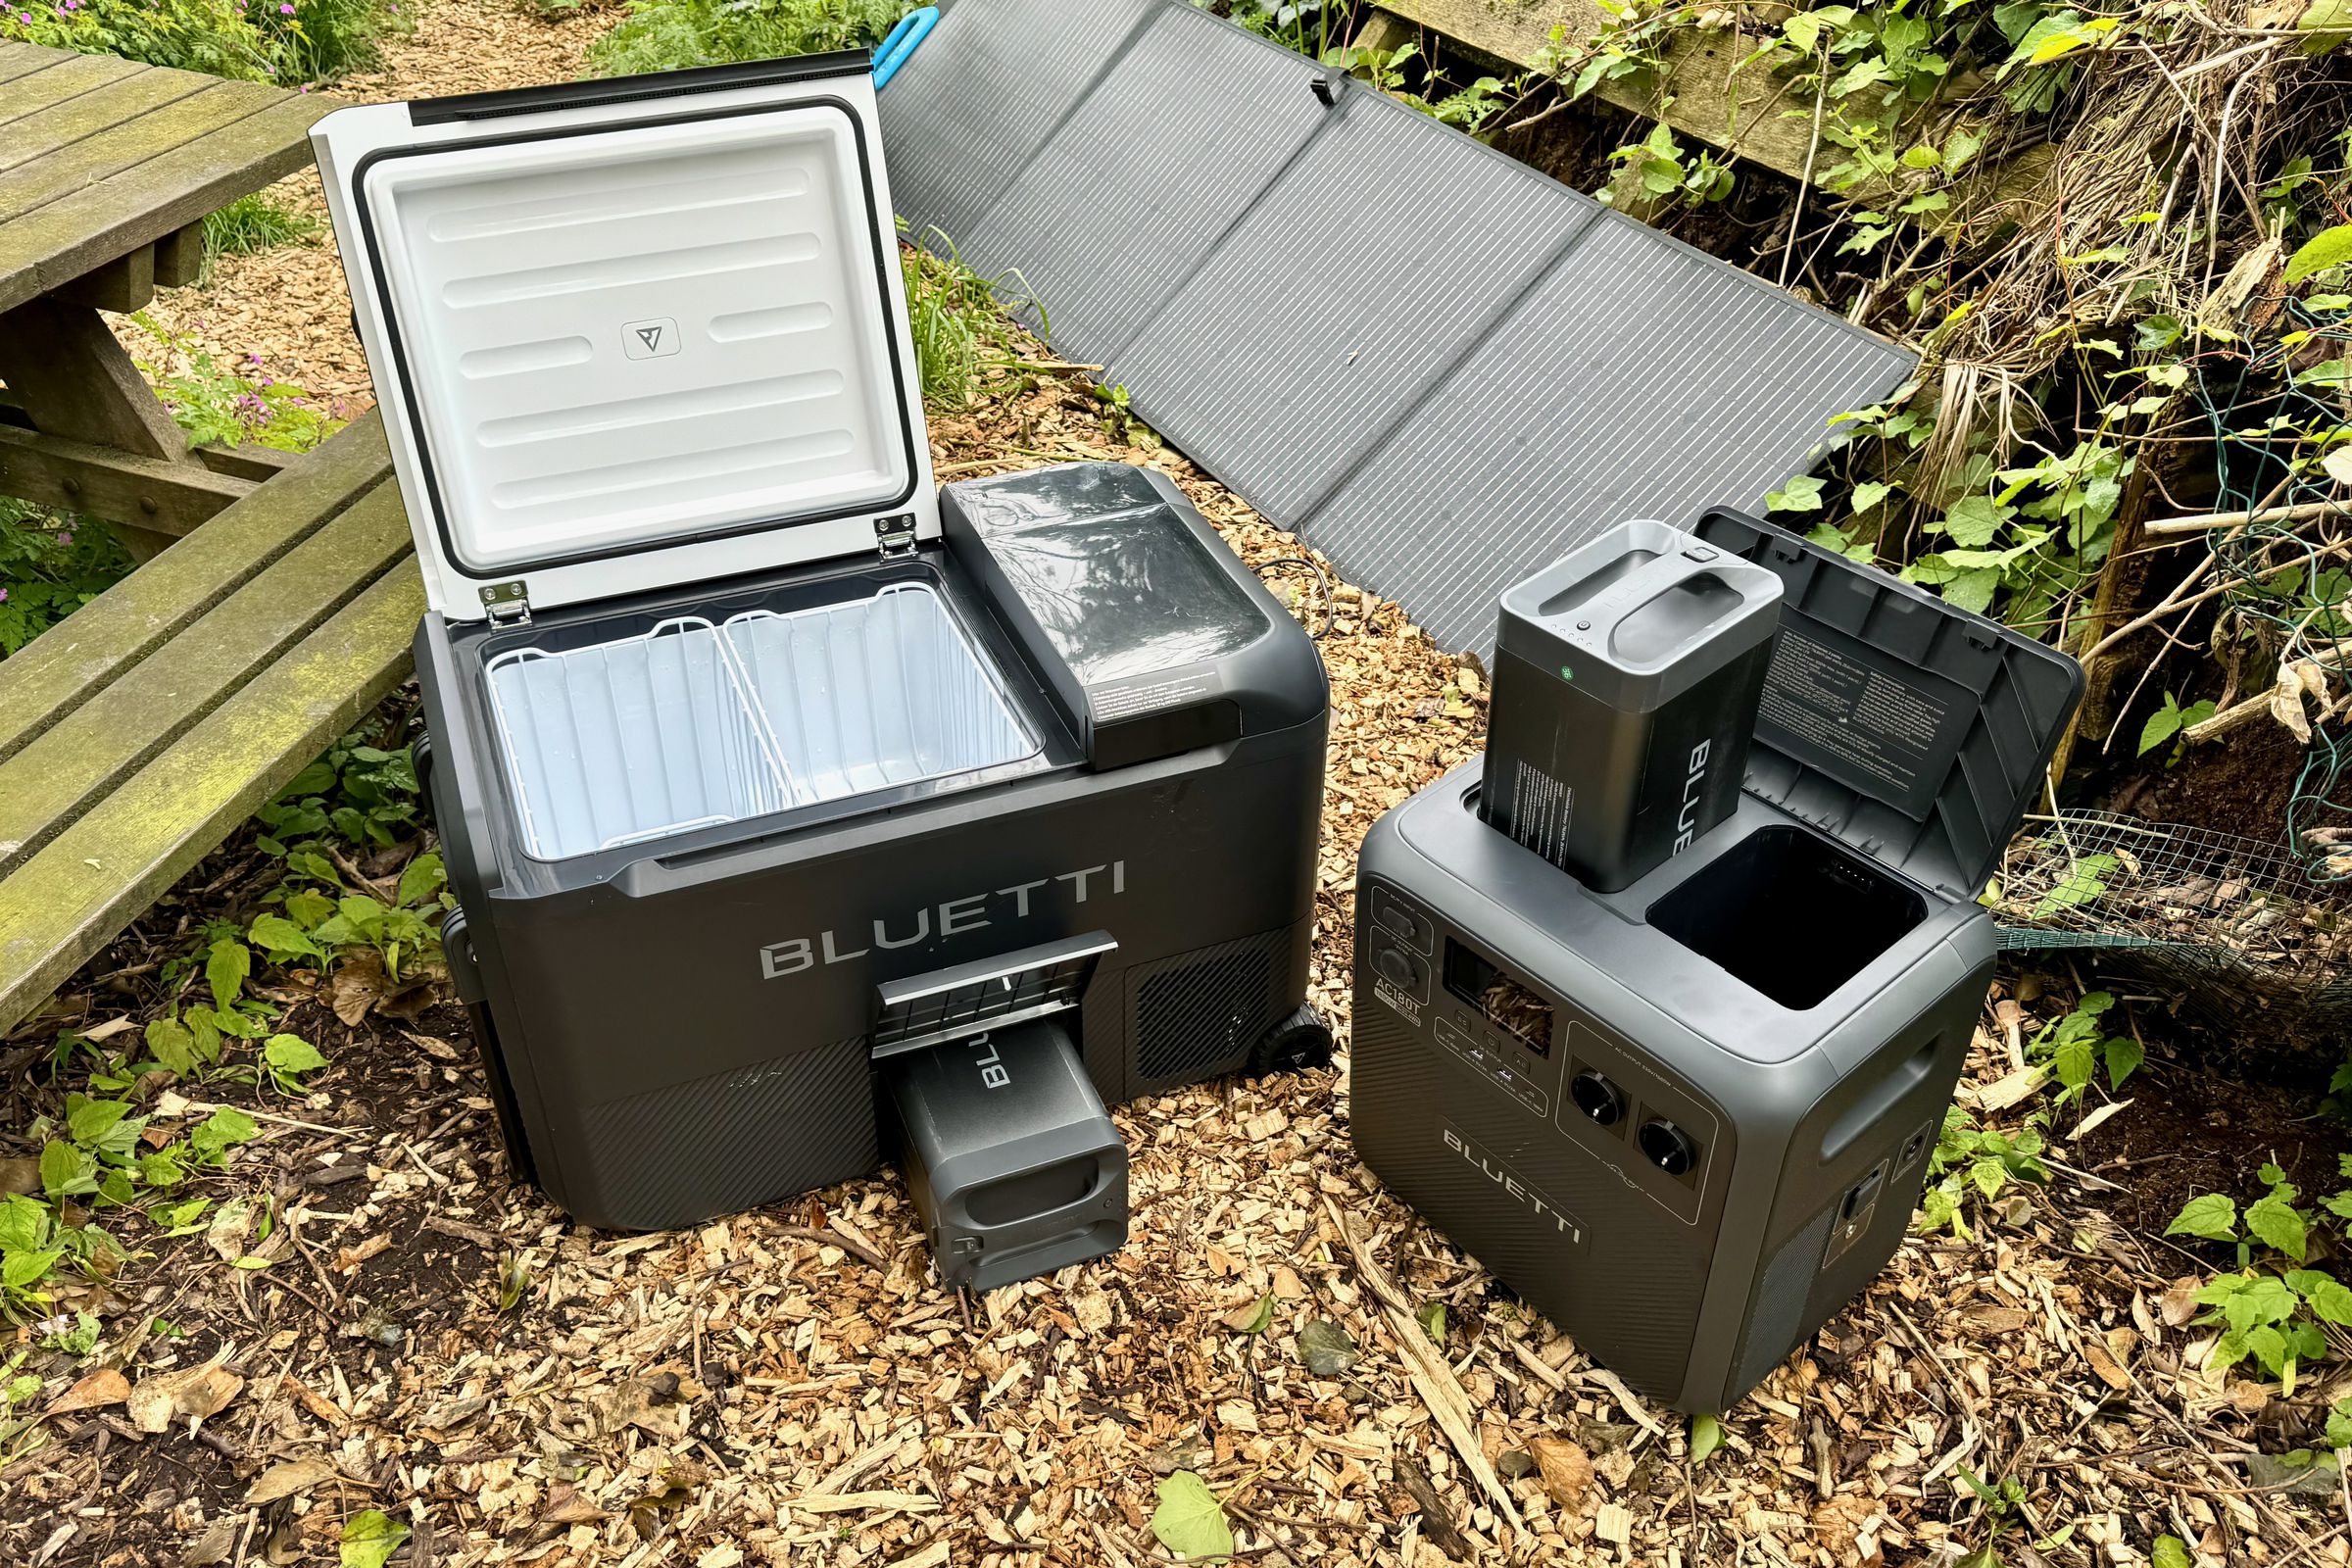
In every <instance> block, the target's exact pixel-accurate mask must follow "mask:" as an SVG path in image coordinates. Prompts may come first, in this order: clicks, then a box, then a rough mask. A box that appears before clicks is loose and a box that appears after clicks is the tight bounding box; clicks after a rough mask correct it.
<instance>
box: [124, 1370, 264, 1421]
mask: <svg viewBox="0 0 2352 1568" xmlns="http://www.w3.org/2000/svg"><path fill="white" fill-rule="evenodd" d="M225 1358H226V1356H225V1352H223V1354H222V1355H221V1356H218V1357H215V1358H214V1359H213V1360H210V1361H207V1362H205V1363H204V1364H203V1365H202V1366H191V1367H186V1368H183V1369H181V1370H180V1371H177V1372H159V1373H157V1374H156V1375H155V1376H153V1377H151V1378H141V1379H140V1380H139V1383H138V1386H137V1387H136V1388H134V1389H132V1390H131V1391H130V1393H129V1395H128V1397H126V1399H125V1400H124V1402H125V1403H126V1404H128V1405H129V1407H130V1424H131V1425H132V1426H134V1427H137V1428H138V1429H139V1430H140V1431H141V1432H164V1431H168V1430H169V1429H170V1428H171V1426H172V1423H173V1422H175V1421H179V1420H183V1419H184V1420H187V1421H190V1422H201V1421H203V1420H204V1418H205V1417H206V1416H208V1415H213V1414H216V1413H217V1412H219V1411H220V1410H221V1408H222V1407H223V1406H225V1405H226V1404H227V1403H228V1401H229V1400H231V1399H233V1398H235V1397H237V1391H238V1390H240V1389H242V1388H244V1387H245V1380H244V1379H243V1378H241V1377H239V1376H237V1374H235V1373H234V1372H231V1371H229V1370H228V1368H226V1367H224V1366H222V1365H221V1361H222V1360H223V1359H225Z"/></svg>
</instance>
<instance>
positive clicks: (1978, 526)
mask: <svg viewBox="0 0 2352 1568" xmlns="http://www.w3.org/2000/svg"><path fill="white" fill-rule="evenodd" d="M2014 515H2016V509H2015V508H2013V507H2004V506H2002V505H2001V504H2000V503H1999V502H1997V501H1995V500H1993V499H1992V497H1990V496H1962V497H1961V498H1960V499H1959V500H1957V501H1955V502H1953V503H1952V504H1951V506H1950V508H1949V509H1948V510H1946V511H1945V513H1944V515H1943V520H1942V521H1941V522H1940V523H1939V524H1938V525H1937V531H1939V532H1941V533H1943V534H1944V535H1946V536H1947V537H1949V538H1950V540H1951V541H1952V543H1953V544H1955V545H1958V546H1959V547H1960V548H1961V549H1963V550H1982V549H1983V548H1984V547H1985V546H1986V545H1988V544H1990V543H1992V542H1993V540H1995V539H1997V538H1999V537H2000V533H2001V524H2002V523H2004V522H2007V521H2008V520H2009V518H2010V517H2011V516H2014Z"/></svg>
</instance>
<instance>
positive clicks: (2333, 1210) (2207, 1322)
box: [2165, 1154, 2352, 1438]
mask: <svg viewBox="0 0 2352 1568" xmlns="http://www.w3.org/2000/svg"><path fill="white" fill-rule="evenodd" d="M2337 1175H2338V1177H2339V1179H2341V1180H2342V1181H2344V1182H2345V1183H2346V1184H2347V1186H2346V1188H2345V1189H2344V1190H2342V1191H2339V1192H2336V1193H2334V1194H2331V1195H2330V1196H2328V1197H2327V1198H2326V1199H2324V1200H2322V1201H2320V1202H2319V1204H2318V1205H2317V1206H2316V1207H2304V1206H2300V1205H2299V1204H2298V1202H2297V1200H2298V1199H2299V1198H2301V1196H2302V1195H2301V1193H2300V1192H2299V1191H2298V1190H2297V1189H2296V1187H2295V1185H2294V1184H2293V1183H2292V1182H2290V1181H2288V1180H2287V1179H2286V1172H2284V1171H2283V1170H2281V1169H2279V1168H2278V1165H2277V1164H2275V1163H2274V1164H2267V1165H2265V1166H2263V1168H2262V1170H2261V1171H2260V1173H2259V1180H2260V1181H2261V1182H2262V1184H2263V1186H2264V1187H2265V1188H2266V1189H2267V1191H2265V1192H2264V1193H2263V1195H2262V1196H2261V1197H2259V1198H2257V1199H2255V1200H2253V1201H2251V1202H2248V1203H2247V1204H2246V1205H2245V1207H2244V1209H2243V1210H2242V1211H2241V1210H2240V1209H2239V1207H2238V1204H2237V1201H2236V1200H2234V1199H2232V1198H2230V1197H2229V1195H2228V1194H2225V1193H2203V1194H2199V1195H2198V1196H2196V1197H2194V1198H2192V1199H2190V1200H2189V1201H2187V1203H2185V1204H2184V1205H2182V1207H2181V1209H2180V1214H2179V1215H2177V1216H2176V1217H2175V1218H2174V1220H2173V1222H2172V1224H2171V1225H2169V1226H2167V1227H2166V1228H2165V1234H2166V1235H2167V1236H2187V1237H2193V1238H2196V1239H2198V1240H2200V1241H2207V1242H2217V1243H2221V1244H2224V1245H2226V1246H2230V1247H2233V1248H2235V1250H2236V1254H2237V1266H2236V1267H2235V1268H2234V1269H2231V1270H2227V1271H2225V1272H2222V1273H2220V1274H2217V1275H2215V1276H2214V1277H2213V1279H2212V1280H2211V1282H2209V1283H2208V1284H2207V1285H2206V1286H2205V1287H2204V1288H2203V1289H2201V1290H2200V1291H2198V1292H2197V1296H2196V1299H2197V1302H2198V1304H2200V1305H2202V1306H2205V1307H2207V1308H2209V1310H2208V1311H2207V1312H2206V1314H2205V1315H2204V1316H2203V1317H2201V1318H2199V1319H2198V1320H2197V1321H2198V1322H2199V1323H2200V1324H2202V1325H2204V1326H2206V1327H2210V1328H2217V1329H2219V1330H2220V1331H2221V1333H2220V1335H2219V1337H2218V1338H2217V1339H2216V1340H2215V1342H2214V1348H2213V1352H2212V1354H2211V1356H2209V1357H2208V1358H2207V1361H2206V1366H2207V1368H2208V1370H2210V1371H2214V1372H2221V1371H2225V1370H2227V1369H2228V1368H2229V1367H2232V1366H2236V1365H2238V1364H2239V1363H2240V1362H2246V1361H2251V1362H2252V1363H2254V1364H2255V1365H2256V1366H2258V1367H2259V1368H2261V1370H2262V1371H2263V1372H2264V1373H2265V1374H2267V1375H2268V1376H2270V1377H2273V1378H2276V1379H2278V1382H2279V1383H2280V1385H2281V1386H2282V1387H2283V1388H2284V1389H2285V1391H2286V1392H2287V1393H2289V1394H2291V1393H2293V1392H2294V1386H2295V1377H2296V1373H2297V1371H2298V1369H2299V1368H2301V1367H2306V1366H2309V1365H2312V1364H2313V1363H2314V1362H2317V1361H2320V1360H2323V1359H2325V1358H2326V1357H2327V1353H2328V1345H2327V1332H2326V1330H2325V1328H2323V1326H2322V1325H2325V1324H2332V1325H2334V1326H2336V1327H2338V1328H2352V1289H2347V1288H2346V1287H2345V1286H2344V1285H2343V1284H2342V1283H2341V1282H2340V1281H2338V1280H2337V1279H2336V1278H2335V1276H2334V1275H2332V1274H2329V1273H2327V1271H2325V1270H2323V1269H2317V1268H2311V1267H2308V1266H2306V1265H2307V1263H2308V1261H2309V1259H2310V1257H2311V1254H2312V1251H2313V1247H2314V1243H2315V1242H2317V1241H2318V1240H2319V1238H2320V1235H2321V1233H2322V1231H2323V1229H2330V1230H2332V1231H2334V1232H2335V1233H2336V1234H2335V1237H2334V1239H2335V1240H2339V1241H2340V1240H2342V1239H2343V1237H2344V1235H2345V1228H2346V1222H2348V1221H2352V1154H2342V1155H2338V1156H2337ZM2331 1414H2332V1413H2331ZM2331 1430H2332V1427H2331ZM2344 1435H2345V1436H2346V1437H2347V1438H2352V1412H2346V1423H2345V1428H2344Z"/></svg>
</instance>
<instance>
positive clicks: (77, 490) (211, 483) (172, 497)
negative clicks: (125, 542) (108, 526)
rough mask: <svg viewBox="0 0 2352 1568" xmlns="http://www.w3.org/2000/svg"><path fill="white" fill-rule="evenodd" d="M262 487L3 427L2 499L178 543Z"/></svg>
mask: <svg viewBox="0 0 2352 1568" xmlns="http://www.w3.org/2000/svg"><path fill="white" fill-rule="evenodd" d="M255 484H256V481H255V480H253V479H251V478H245V477H240V476H238V475H234V474H229V473H223V472H221V470H220V469H219V468H217V467H215V466H213V465H212V464H210V463H205V462H197V463H180V462H168V461H166V460H165V459H162V458H139V457H133V456H131V455H130V454H129V453H126V452H122V451H118V450H117V449H115V448H113V447H103V446H93V445H91V444H90V443H89V442H86V441H69V440H66V439H65V438H64V437H62V436H53V435H41V434H38V433H35V432H33V431H29V430H19V429H15V428H13V427H10V426H5V425H0V496H14V497H16V498H17V499H18V500H19V501H30V502H32V503H33V504H34V505H36V506H43V507H58V508H62V509H64V510H66V511H70V512H86V513H88V514H89V515H91V516H93V517H104V518H105V519H106V520H107V521H109V522H123V523H128V524H129V525H130V526H132V527H134V528H144V529H147V530H149V531H151V532H155V533H166V534H170V535H172V537H174V538H177V537H179V536H180V535H182V534H186V533H189V532H191V531H193V530H194V528H195V527H196V525H197V524H198V523H200V522H202V521H204V520H205V519H206V518H208V517H211V516H213V515H216V514H218V513H221V512H222V511H225V510H226V509H227V508H229V507H231V506H234V505H235V504H236V503H237V502H239V501H242V500H244V499H245V497H247V496H249V495H251V494H252V493H253V490H254V486H255Z"/></svg>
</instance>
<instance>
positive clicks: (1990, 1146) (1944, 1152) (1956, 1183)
mask: <svg viewBox="0 0 2352 1568" xmlns="http://www.w3.org/2000/svg"><path fill="white" fill-rule="evenodd" d="M2044 1147H2046V1146H2045V1144H2044V1142H2043V1139H2042V1132H2041V1118H2040V1116H2039V1115H2038V1114H2036V1115H2034V1116H2033V1117H2031V1118H2029V1119H2028V1121H2027V1122H2026V1125H2025V1126H2023V1127H2021V1128H2020V1129H2018V1131H2016V1132H2015V1133H2003V1132H1996V1131H1994V1130H1992V1129H1990V1128H1985V1127H1980V1126H1978V1125H1977V1122H1976V1119H1975V1118H1974V1117H1972V1116H1971V1115H1969V1113H1968V1112H1967V1111H1965V1110H1963V1109H1961V1108H1960V1107H1959V1106H1958V1105H1953V1106H1950V1107H1948V1108H1947V1109H1946V1110H1945V1111H1944V1113H1943V1127H1942V1130H1941V1131H1940V1132H1939V1133H1938V1134H1937V1136H1936V1148H1935V1150H1934V1151H1933V1152H1931V1153H1930V1154H1929V1155H1928V1184H1927V1190H1926V1191H1925V1192H1924V1193H1922V1194H1921V1196H1920V1203H1919V1210H1920V1217H1919V1225H1920V1229H1922V1230H1923V1231H1926V1232H1929V1233H1931V1234H1933V1233H1934V1232H1936V1231H1939V1230H1949V1231H1950V1232H1951V1233H1952V1234H1953V1235H1954V1236H1958V1237H1963V1238H1965V1237H1967V1236H1969V1235H1970V1234H1971V1232H1970V1230H1969V1225H1968V1216H1969V1215H1970V1213H1971V1212H1975V1211H1979V1210H1981V1209H1982V1208H1983V1207H1984V1206H1985V1205H1989V1204H1990V1203H1992V1202H1993V1201H1995V1200H1997V1199H1998V1198H1999V1197H2000V1196H2001V1194H2002V1193H2004V1192H2005V1191H2007V1190H2008V1189H2009V1188H2010V1187H2011V1186H2013V1185H2017V1184H2025V1185H2028V1186H2035V1187H2042V1186H2047V1185H2048V1184H2049V1180H2050V1168H2049V1167H2048V1166H2047V1165H2045V1164H2043V1163H2042V1161H2041V1152H2042V1150H2043V1148H2044ZM1981 1222H1982V1221H1981V1220H1980V1223H1981Z"/></svg>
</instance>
